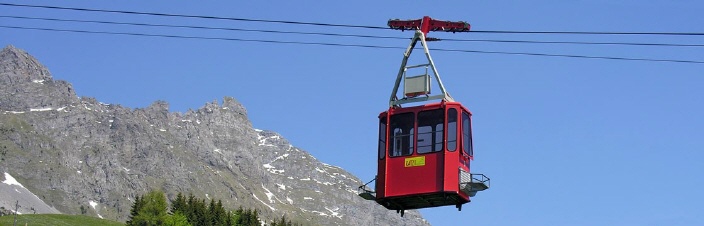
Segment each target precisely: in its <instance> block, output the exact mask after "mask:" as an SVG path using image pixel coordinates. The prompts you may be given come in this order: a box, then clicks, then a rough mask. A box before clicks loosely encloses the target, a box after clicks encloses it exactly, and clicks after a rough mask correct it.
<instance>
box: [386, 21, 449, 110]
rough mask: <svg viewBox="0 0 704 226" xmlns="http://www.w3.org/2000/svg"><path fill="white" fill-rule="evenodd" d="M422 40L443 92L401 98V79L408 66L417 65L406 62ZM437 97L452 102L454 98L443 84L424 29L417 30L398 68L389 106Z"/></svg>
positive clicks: (398, 105)
mask: <svg viewBox="0 0 704 226" xmlns="http://www.w3.org/2000/svg"><path fill="white" fill-rule="evenodd" d="M419 40H420V43H421V45H422V46H423V51H424V52H425V57H426V58H427V59H428V64H427V65H429V66H430V69H432V71H433V75H434V77H435V81H436V82H437V83H438V86H440V92H441V94H439V95H435V96H429V95H425V96H421V97H404V98H401V99H399V98H398V97H397V96H396V94H397V93H398V88H399V86H400V85H401V80H402V79H403V78H405V74H406V73H405V72H406V70H408V68H413V67H416V66H410V67H406V64H407V63H408V58H409V57H410V56H411V53H412V52H413V49H414V48H415V46H416V43H418V41H419ZM437 99H443V100H445V101H449V102H452V101H454V99H452V97H451V96H450V94H449V93H448V92H447V90H445V86H444V85H443V84H442V80H440V74H438V70H437V69H436V68H435V63H434V62H433V58H431V57H430V51H429V50H428V43H427V42H426V40H425V34H423V32H422V31H420V30H416V32H415V35H414V36H413V39H411V44H410V45H408V48H407V49H406V52H405V53H404V54H403V60H402V61H401V68H399V70H398V75H396V83H395V84H394V89H393V90H392V91H391V97H390V98H389V107H400V106H401V104H406V103H413V102H421V101H427V100H437Z"/></svg>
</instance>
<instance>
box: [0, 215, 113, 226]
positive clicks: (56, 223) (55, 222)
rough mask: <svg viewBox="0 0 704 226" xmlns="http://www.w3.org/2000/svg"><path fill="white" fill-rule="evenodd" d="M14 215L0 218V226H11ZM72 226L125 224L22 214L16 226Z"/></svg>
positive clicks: (59, 216)
mask: <svg viewBox="0 0 704 226" xmlns="http://www.w3.org/2000/svg"><path fill="white" fill-rule="evenodd" d="M13 222H14V215H5V216H2V217H0V225H1V226H5V225H12V224H13ZM25 224H26V225H28V226H44V225H47V226H49V225H51V226H64V225H65V226H73V225H96V226H124V225H125V224H123V223H120V222H117V221H111V220H105V219H100V218H95V217H89V216H81V215H64V214H22V215H17V225H20V226H24V225H25Z"/></svg>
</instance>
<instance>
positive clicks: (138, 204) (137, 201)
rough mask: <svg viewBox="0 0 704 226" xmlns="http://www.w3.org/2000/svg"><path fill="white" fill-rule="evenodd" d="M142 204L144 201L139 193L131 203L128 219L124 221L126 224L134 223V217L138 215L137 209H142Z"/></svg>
mask: <svg viewBox="0 0 704 226" xmlns="http://www.w3.org/2000/svg"><path fill="white" fill-rule="evenodd" d="M142 206H144V201H143V200H142V198H141V197H140V196H139V195H137V196H136V197H135V198H134V203H132V209H131V210H130V219H129V220H127V222H126V224H127V225H134V224H133V222H134V218H135V217H136V216H137V215H139V211H140V210H141V209H142Z"/></svg>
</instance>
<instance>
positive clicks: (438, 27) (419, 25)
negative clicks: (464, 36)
mask: <svg viewBox="0 0 704 226" xmlns="http://www.w3.org/2000/svg"><path fill="white" fill-rule="evenodd" d="M387 24H388V25H389V27H390V28H391V29H396V30H402V31H405V30H420V31H421V32H423V35H425V36H428V32H431V31H445V32H469V29H470V27H471V26H470V25H469V23H467V22H464V21H454V22H453V21H444V20H435V19H432V18H430V17H429V16H424V17H423V19H418V20H399V19H394V20H389V22H388V23H387Z"/></svg>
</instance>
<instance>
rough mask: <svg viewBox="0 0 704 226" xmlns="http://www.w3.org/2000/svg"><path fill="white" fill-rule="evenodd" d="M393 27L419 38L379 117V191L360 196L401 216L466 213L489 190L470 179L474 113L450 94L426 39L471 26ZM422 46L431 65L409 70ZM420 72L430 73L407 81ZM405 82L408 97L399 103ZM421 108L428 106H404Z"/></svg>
mask: <svg viewBox="0 0 704 226" xmlns="http://www.w3.org/2000/svg"><path fill="white" fill-rule="evenodd" d="M389 26H390V27H391V28H393V29H399V30H415V35H414V37H413V39H412V40H411V44H410V45H409V47H408V49H406V52H405V53H404V57H403V61H402V62H401V67H400V69H399V72H398V75H397V77H396V83H395V84H394V88H393V91H392V93H391V97H390V99H389V109H388V110H386V111H384V112H381V114H379V140H378V142H379V144H378V168H377V176H376V178H375V179H374V180H373V181H376V184H375V189H376V191H371V190H370V189H368V188H367V187H366V184H365V185H362V186H360V189H361V190H362V192H361V193H360V194H359V195H360V196H362V197H363V198H365V199H368V200H374V201H376V202H377V203H378V204H380V205H382V206H384V207H386V208H387V209H390V210H396V211H397V212H399V213H401V216H403V214H404V211H405V210H410V209H420V208H429V207H438V206H448V205H455V206H456V207H457V208H458V210H462V205H463V204H465V203H467V202H469V201H470V197H473V196H474V195H475V194H476V193H477V192H479V191H483V190H486V189H488V188H489V178H488V177H486V176H485V175H483V174H473V173H470V162H471V161H472V160H473V158H474V152H473V148H472V147H473V146H472V113H471V111H469V109H468V108H466V107H465V106H463V105H462V104H461V103H459V102H456V101H454V99H452V97H451V96H450V94H449V93H448V92H447V91H446V90H445V86H444V85H443V84H442V81H441V80H440V75H439V74H438V72H437V70H436V68H435V64H434V63H433V60H432V58H431V57H430V52H429V51H428V46H427V43H426V35H427V33H428V32H429V31H448V32H466V31H469V24H467V23H466V22H449V21H438V20H433V19H431V18H430V17H427V16H426V17H423V19H421V20H410V21H402V20H390V21H389ZM427 40H431V39H427ZM432 40H436V39H432ZM418 41H420V42H421V45H422V47H423V50H424V52H425V56H426V58H427V63H426V64H420V65H414V66H407V65H406V64H407V62H408V59H409V57H410V55H411V52H412V51H413V49H414V48H415V45H416V43H417V42H418ZM418 68H420V69H422V68H425V73H423V74H421V75H415V76H409V75H407V74H408V71H409V69H415V70H416V71H417V69H418ZM428 68H430V69H431V72H432V74H433V75H434V76H432V77H434V78H435V80H436V82H437V83H438V86H439V88H440V92H441V94H439V95H435V96H431V95H430V87H431V75H430V74H429V73H428ZM401 81H403V96H402V98H398V96H397V93H398V90H399V88H400V84H401ZM438 100H439V101H438ZM429 101H430V103H427V102H429ZM432 101H436V102H432ZM416 102H426V103H425V104H421V105H416V106H407V107H403V106H402V105H405V104H409V103H416ZM371 182H372V181H370V183H371ZM367 184H369V183H367Z"/></svg>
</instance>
